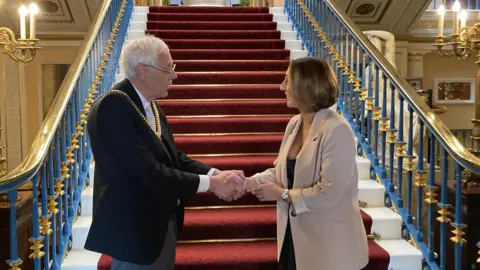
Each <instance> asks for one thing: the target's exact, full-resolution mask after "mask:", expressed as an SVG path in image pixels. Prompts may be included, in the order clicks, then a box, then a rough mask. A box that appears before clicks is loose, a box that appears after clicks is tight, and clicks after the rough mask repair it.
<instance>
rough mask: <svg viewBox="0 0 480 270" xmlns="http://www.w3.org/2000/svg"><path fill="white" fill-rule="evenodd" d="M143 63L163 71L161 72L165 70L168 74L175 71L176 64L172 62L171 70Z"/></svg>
mask: <svg viewBox="0 0 480 270" xmlns="http://www.w3.org/2000/svg"><path fill="white" fill-rule="evenodd" d="M144 65H145V66H147V67H151V68H154V69H156V70H160V71H163V72H165V73H167V74H169V75H170V74H172V73H173V72H175V66H176V64H173V65H172V69H171V70H166V69H162V68H157V67H154V66H151V65H146V64H144Z"/></svg>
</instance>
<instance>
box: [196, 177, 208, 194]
mask: <svg viewBox="0 0 480 270" xmlns="http://www.w3.org/2000/svg"><path fill="white" fill-rule="evenodd" d="M209 173H210V172H209ZM199 176H200V184H199V185H198V189H197V193H200V192H207V191H208V189H209V188H210V177H209V176H208V175H199Z"/></svg>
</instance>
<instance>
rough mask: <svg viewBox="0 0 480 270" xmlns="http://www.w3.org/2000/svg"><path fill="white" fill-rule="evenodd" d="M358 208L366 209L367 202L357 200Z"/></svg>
mask: <svg viewBox="0 0 480 270" xmlns="http://www.w3.org/2000/svg"><path fill="white" fill-rule="evenodd" d="M358 206H359V207H367V202H364V201H360V200H358Z"/></svg>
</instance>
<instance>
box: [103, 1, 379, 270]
mask: <svg viewBox="0 0 480 270" xmlns="http://www.w3.org/2000/svg"><path fill="white" fill-rule="evenodd" d="M147 26H148V30H147V31H146V32H147V33H150V34H154V35H156V36H158V37H160V38H162V39H164V40H165V42H166V43H167V44H168V45H169V46H170V48H171V53H172V57H173V59H174V60H175V62H176V64H177V66H176V70H177V71H178V79H177V80H175V81H174V85H172V86H171V88H170V90H169V96H168V99H167V100H159V101H158V103H159V104H160V105H161V106H162V108H163V110H164V111H165V113H166V115H167V116H168V118H169V123H170V125H171V127H172V130H173V131H174V136H175V140H176V144H177V147H178V149H180V150H182V151H185V152H186V153H188V154H190V155H191V156H192V157H193V158H195V159H198V160H201V161H202V162H204V163H206V164H209V165H210V166H212V167H216V168H218V169H242V170H244V171H245V174H246V175H252V174H254V173H256V172H260V171H263V170H265V169H266V168H269V167H271V166H272V163H273V161H274V160H275V158H276V156H275V154H276V152H277V151H278V149H279V147H280V143H281V140H282V137H283V132H284V130H285V127H286V125H287V123H288V121H289V120H290V118H291V116H292V115H294V114H296V113H297V111H296V110H293V109H289V108H287V107H286V102H285V95H284V93H283V92H281V91H280V90H279V85H280V84H281V82H282V81H283V79H284V76H285V71H286V69H287V67H288V63H289V56H290V52H289V51H288V50H285V49H284V46H285V42H284V41H283V40H280V39H279V38H280V32H279V31H277V30H276V23H275V22H272V15H271V14H268V8H250V7H249V8H246V7H223V8H220V7H150V13H149V14H148V22H147ZM362 218H363V221H364V224H365V227H366V229H367V231H368V232H370V228H371V225H372V220H371V218H370V217H369V216H368V215H367V214H365V213H362ZM275 237H276V209H275V203H274V202H268V203H260V202H258V200H257V199H256V198H255V197H254V196H252V195H246V196H245V197H243V198H241V199H239V200H237V201H234V202H230V203H229V202H224V201H222V200H220V199H218V198H217V197H216V196H215V195H214V194H211V193H203V194H199V195H198V197H197V198H196V200H195V201H192V202H188V203H187V210H186V215H185V227H184V229H183V230H182V232H181V235H179V242H180V243H179V246H178V249H177V260H176V267H175V269H177V270H184V269H185V270H207V269H208V270H227V269H228V270H236V269H238V270H254V269H261V270H274V269H277V262H276V254H277V250H276V249H277V246H276V241H275ZM369 251H370V265H369V267H370V268H369V269H370V270H371V269H374V270H384V269H385V270H386V269H387V267H388V263H389V257H388V254H387V253H386V252H385V251H384V250H383V249H382V248H380V247H379V246H378V245H377V244H375V242H373V241H370V242H369ZM339 259H348V258H341V254H339ZM111 260H112V259H111V258H109V257H108V256H102V257H101V259H100V261H99V262H98V269H100V270H109V266H110V263H111Z"/></svg>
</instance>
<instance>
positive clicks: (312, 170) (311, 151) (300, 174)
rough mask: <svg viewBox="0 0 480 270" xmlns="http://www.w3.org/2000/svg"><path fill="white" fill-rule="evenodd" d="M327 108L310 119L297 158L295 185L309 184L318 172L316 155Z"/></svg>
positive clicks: (327, 112)
mask: <svg viewBox="0 0 480 270" xmlns="http://www.w3.org/2000/svg"><path fill="white" fill-rule="evenodd" d="M329 111H330V110H329V109H324V110H320V111H318V112H317V113H316V114H315V116H314V118H313V121H312V126H311V127H310V132H309V134H308V138H307V141H306V142H305V145H304V146H303V147H302V151H301V152H300V154H299V156H298V159H297V163H296V164H297V166H296V168H295V179H297V180H299V181H295V183H294V186H295V187H303V186H304V185H306V186H309V185H311V182H312V181H315V180H316V175H317V174H318V168H317V157H318V151H319V144H320V139H321V138H320V137H321V134H322V126H323V124H325V122H326V120H327V118H328V114H329V113H330V112H329Z"/></svg>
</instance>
